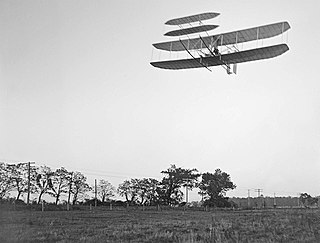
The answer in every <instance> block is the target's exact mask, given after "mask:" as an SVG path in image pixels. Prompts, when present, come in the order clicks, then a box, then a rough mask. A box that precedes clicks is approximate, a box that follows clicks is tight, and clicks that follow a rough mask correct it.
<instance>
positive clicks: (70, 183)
mask: <svg viewBox="0 0 320 243" xmlns="http://www.w3.org/2000/svg"><path fill="white" fill-rule="evenodd" d="M72 177H73V172H71V177H70V182H69V195H68V204H67V210H68V211H69V207H70V196H71V186H72Z"/></svg>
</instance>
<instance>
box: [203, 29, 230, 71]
mask: <svg viewBox="0 0 320 243" xmlns="http://www.w3.org/2000/svg"><path fill="white" fill-rule="evenodd" d="M199 37H200V40H201V41H202V42H203V44H204V46H205V47H206V48H207V49H208V50H209V52H210V53H211V55H212V56H217V55H216V54H214V53H213V52H212V50H211V49H210V48H209V47H208V46H207V44H206V43H205V42H204V40H203V39H202V37H201V36H200V35H199ZM219 60H220V62H221V64H222V67H223V68H224V69H225V70H226V71H227V73H228V74H232V73H231V72H230V64H228V63H226V62H224V61H222V60H221V54H220V53H219ZM210 71H211V70H210Z"/></svg>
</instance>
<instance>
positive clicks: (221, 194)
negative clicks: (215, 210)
mask: <svg viewBox="0 0 320 243" xmlns="http://www.w3.org/2000/svg"><path fill="white" fill-rule="evenodd" d="M235 188H236V185H235V184H233V182H232V181H231V179H230V175H229V174H227V173H225V172H222V171H221V170H220V169H216V170H215V172H214V174H212V173H209V172H207V173H204V174H202V180H201V182H200V184H199V189H200V192H199V194H200V195H202V196H203V198H204V204H205V205H208V206H214V207H228V206H230V203H229V202H228V198H227V197H225V194H226V192H227V191H228V190H232V189H235Z"/></svg>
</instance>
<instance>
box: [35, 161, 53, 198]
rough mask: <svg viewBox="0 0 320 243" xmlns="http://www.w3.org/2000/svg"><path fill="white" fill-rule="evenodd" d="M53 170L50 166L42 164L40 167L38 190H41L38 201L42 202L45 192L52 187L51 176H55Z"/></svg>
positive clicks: (37, 180)
mask: <svg viewBox="0 0 320 243" xmlns="http://www.w3.org/2000/svg"><path fill="white" fill-rule="evenodd" d="M53 174H54V173H53V172H52V171H51V169H50V167H48V166H45V165H44V166H40V168H38V174H37V178H36V185H37V191H38V192H39V196H38V203H40V202H41V199H42V196H43V194H45V193H47V192H48V189H50V188H52V186H53V185H52V182H51V178H52V176H53Z"/></svg>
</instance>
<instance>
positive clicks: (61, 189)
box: [48, 167, 71, 204]
mask: <svg viewBox="0 0 320 243" xmlns="http://www.w3.org/2000/svg"><path fill="white" fill-rule="evenodd" d="M50 181H51V185H50V187H49V188H48V194H49V195H51V196H53V197H54V198H55V204H58V202H59V200H60V196H61V195H62V194H63V193H67V192H68V189H69V185H70V181H71V173H70V172H68V171H67V170H66V169H65V168H64V167H61V168H60V169H56V170H55V171H54V172H53V173H52V176H51V177H50Z"/></svg>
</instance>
